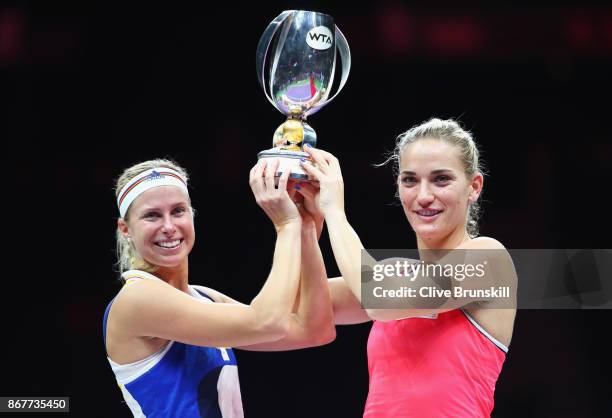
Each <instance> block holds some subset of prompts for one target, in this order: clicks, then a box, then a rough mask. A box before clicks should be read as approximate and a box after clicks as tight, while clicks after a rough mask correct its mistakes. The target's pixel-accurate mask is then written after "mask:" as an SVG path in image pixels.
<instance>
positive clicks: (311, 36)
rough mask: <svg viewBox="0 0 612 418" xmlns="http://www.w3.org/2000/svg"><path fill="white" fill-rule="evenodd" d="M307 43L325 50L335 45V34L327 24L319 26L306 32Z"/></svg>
mask: <svg viewBox="0 0 612 418" xmlns="http://www.w3.org/2000/svg"><path fill="white" fill-rule="evenodd" d="M306 43H307V44H308V46H309V47H311V48H314V49H318V50H324V49H327V48H329V47H331V46H332V45H333V43H334V36H333V35H332V33H331V31H330V30H329V29H328V28H326V27H325V26H317V27H316V28H312V29H310V30H309V31H308V33H307V34H306Z"/></svg>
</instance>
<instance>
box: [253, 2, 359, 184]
mask: <svg viewBox="0 0 612 418" xmlns="http://www.w3.org/2000/svg"><path fill="white" fill-rule="evenodd" d="M336 49H337V50H338V52H339V53H340V58H341V60H342V73H341V77H340V84H339V87H338V90H337V91H336V93H335V94H334V95H333V96H331V97H330V92H331V87H332V84H333V81H334V73H335V70H336ZM256 66H257V78H258V80H259V84H260V85H261V87H262V88H263V90H264V93H265V94H266V97H267V98H268V100H269V101H270V103H272V105H273V106H274V107H276V108H277V109H278V110H279V111H280V112H281V113H283V114H285V115H286V116H287V120H286V121H285V122H284V123H283V124H281V125H280V126H279V127H278V129H276V132H274V137H273V140H272V146H273V148H271V149H268V150H265V151H261V152H260V153H259V154H257V158H258V159H262V158H278V159H279V160H280V164H279V167H278V170H277V172H276V173H275V176H277V177H278V176H280V175H281V174H282V173H283V172H284V171H285V170H289V171H290V173H291V174H290V178H291V179H293V180H297V181H309V178H308V174H306V172H304V170H302V168H301V167H300V159H302V158H305V159H309V156H308V154H307V153H305V152H304V151H303V147H304V145H306V144H309V145H311V146H313V147H314V146H316V143H317V134H316V133H315V131H314V129H312V128H311V127H310V125H308V124H307V123H306V118H307V117H308V116H310V115H312V114H313V113H316V112H317V111H319V109H321V108H322V107H323V106H325V105H326V104H327V103H329V102H331V101H332V100H333V99H334V98H335V97H336V96H337V95H338V93H340V90H342V88H343V87H344V84H345V83H346V80H347V78H348V75H349V70H350V68H351V53H350V50H349V47H348V43H347V42H346V38H345V37H344V35H343V34H342V32H340V30H339V29H338V27H337V26H336V25H334V20H333V18H332V17H331V16H329V15H326V14H323V13H317V12H307V11H302V10H286V11H284V12H282V13H281V14H280V15H278V16H277V17H276V19H274V20H273V21H272V22H271V23H270V24H269V25H268V27H267V28H266V30H265V31H264V33H263V35H262V36H261V38H260V39H259V44H258V45H257V56H256Z"/></svg>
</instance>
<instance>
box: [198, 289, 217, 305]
mask: <svg viewBox="0 0 612 418" xmlns="http://www.w3.org/2000/svg"><path fill="white" fill-rule="evenodd" d="M193 290H195V291H196V292H198V293H199V294H200V295H202V296H204V297H205V298H206V299H210V301H211V302H214V301H215V300H214V299H213V298H211V297H210V296H208V295H207V294H206V293H204V292H202V291H201V290H200V289H196V288H195V287H194V288H193Z"/></svg>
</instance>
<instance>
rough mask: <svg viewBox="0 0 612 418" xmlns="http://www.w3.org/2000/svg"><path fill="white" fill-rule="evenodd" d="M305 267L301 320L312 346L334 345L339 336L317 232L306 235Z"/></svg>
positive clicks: (300, 293)
mask: <svg viewBox="0 0 612 418" xmlns="http://www.w3.org/2000/svg"><path fill="white" fill-rule="evenodd" d="M301 251H302V264H301V277H300V292H299V300H298V308H297V318H296V320H297V321H299V323H300V326H301V328H302V330H303V331H302V332H303V333H304V334H305V338H306V339H307V340H308V341H309V342H310V343H311V344H312V345H321V344H325V343H328V342H330V341H332V340H333V339H334V338H335V335H336V328H335V326H334V315H333V307H332V302H331V297H330V294H329V288H328V287H327V272H326V271H325V263H324V262H323V255H322V254H321V249H320V248H319V243H318V231H317V228H316V227H315V226H314V224H313V226H312V228H307V229H305V230H303V231H302V249H301Z"/></svg>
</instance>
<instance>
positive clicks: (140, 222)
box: [119, 186, 195, 267]
mask: <svg viewBox="0 0 612 418" xmlns="http://www.w3.org/2000/svg"><path fill="white" fill-rule="evenodd" d="M121 221H123V222H121ZM119 228H120V230H121V231H122V233H123V234H124V235H126V236H129V237H130V239H131V240H132V241H133V243H134V246H135V247H136V250H137V251H138V254H139V255H140V257H142V258H143V259H144V260H145V261H147V262H148V263H150V264H153V265H155V266H159V267H176V266H179V265H181V264H182V263H183V262H184V261H186V260H187V256H188V255H189V253H190V252H191V249H192V248H193V244H194V242H195V231H194V226H193V214H192V211H191V204H190V202H189V198H188V197H187V195H186V194H185V192H184V191H182V190H181V189H179V188H178V187H175V186H160V187H155V188H152V189H149V190H147V191H146V192H144V193H142V194H141V195H140V196H138V197H137V198H136V199H135V200H134V202H133V203H132V204H131V205H130V208H129V216H128V221H127V222H126V221H124V220H120V223H119Z"/></svg>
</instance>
